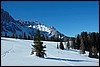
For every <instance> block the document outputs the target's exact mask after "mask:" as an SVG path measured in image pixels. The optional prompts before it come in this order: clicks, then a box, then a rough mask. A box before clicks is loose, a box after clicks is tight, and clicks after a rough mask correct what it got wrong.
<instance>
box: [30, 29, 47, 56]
mask: <svg viewBox="0 0 100 67" xmlns="http://www.w3.org/2000/svg"><path fill="white" fill-rule="evenodd" d="M40 40H41V37H40V31H39V30H37V33H36V35H35V36H34V44H33V45H32V46H33V47H34V48H33V49H32V53H31V54H34V52H36V56H38V57H42V58H44V55H46V53H45V50H44V48H46V46H45V45H44V46H42V44H43V42H41V41H40Z"/></svg>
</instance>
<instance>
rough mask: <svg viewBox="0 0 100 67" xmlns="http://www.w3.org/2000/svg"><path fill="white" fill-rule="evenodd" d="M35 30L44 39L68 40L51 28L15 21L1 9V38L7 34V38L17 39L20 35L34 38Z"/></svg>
mask: <svg viewBox="0 0 100 67" xmlns="http://www.w3.org/2000/svg"><path fill="white" fill-rule="evenodd" d="M37 29H39V30H40V31H41V34H44V36H45V37H46V36H48V37H55V38H57V37H59V38H63V39H67V38H68V37H67V36H65V35H64V34H62V33H60V32H59V31H57V30H56V29H55V28H54V27H52V26H46V25H44V24H41V23H39V22H38V21H35V22H31V21H24V20H15V19H14V18H13V17H12V16H10V14H9V13H8V12H7V11H4V10H3V9H1V36H5V34H7V36H12V35H13V34H15V35H16V36H17V37H19V36H20V35H24V33H25V34H26V37H28V36H31V37H34V35H35V33H36V30H37ZM22 37H23V36H22Z"/></svg>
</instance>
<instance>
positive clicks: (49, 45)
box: [1, 37, 99, 66]
mask: <svg viewBox="0 0 100 67" xmlns="http://www.w3.org/2000/svg"><path fill="white" fill-rule="evenodd" d="M32 42H33V40H20V39H12V38H4V37H1V66H99V59H94V58H89V57H88V52H86V54H84V55H82V54H81V55H80V54H79V50H74V49H70V50H67V49H65V50H60V49H57V48H56V45H57V42H49V41H43V45H46V54H47V57H45V58H39V57H36V56H34V55H30V54H31V51H32V49H31V48H32V46H31V44H32Z"/></svg>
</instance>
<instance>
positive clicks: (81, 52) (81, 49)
mask: <svg viewBox="0 0 100 67" xmlns="http://www.w3.org/2000/svg"><path fill="white" fill-rule="evenodd" d="M84 53H85V47H84V42H83V39H82V38H81V44H80V54H84Z"/></svg>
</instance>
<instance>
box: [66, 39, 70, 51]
mask: <svg viewBox="0 0 100 67" xmlns="http://www.w3.org/2000/svg"><path fill="white" fill-rule="evenodd" d="M67 48H68V50H69V49H70V44H69V41H68V43H67Z"/></svg>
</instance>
